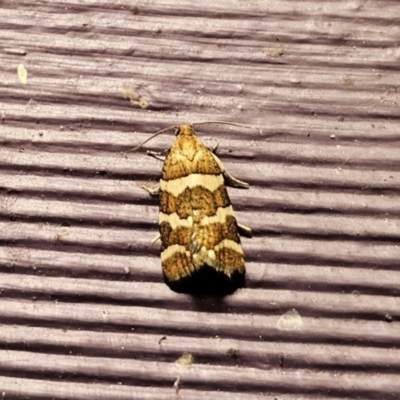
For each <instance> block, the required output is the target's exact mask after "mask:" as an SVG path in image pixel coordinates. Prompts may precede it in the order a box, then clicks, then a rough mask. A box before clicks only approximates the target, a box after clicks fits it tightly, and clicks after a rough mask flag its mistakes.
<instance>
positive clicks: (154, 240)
mask: <svg viewBox="0 0 400 400" xmlns="http://www.w3.org/2000/svg"><path fill="white" fill-rule="evenodd" d="M160 239H161V235H160V234H158V235H157V236H156V237H155V238H154V239H153V240H152V241H151V244H154V243H155V242H157V241H158V240H160Z"/></svg>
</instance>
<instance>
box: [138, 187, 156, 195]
mask: <svg viewBox="0 0 400 400" xmlns="http://www.w3.org/2000/svg"><path fill="white" fill-rule="evenodd" d="M140 187H141V188H142V189H143V190H145V191H146V192H148V193H149V194H150V196H158V195H159V194H160V185H157V186H154V187H150V186H146V185H142V186H140Z"/></svg>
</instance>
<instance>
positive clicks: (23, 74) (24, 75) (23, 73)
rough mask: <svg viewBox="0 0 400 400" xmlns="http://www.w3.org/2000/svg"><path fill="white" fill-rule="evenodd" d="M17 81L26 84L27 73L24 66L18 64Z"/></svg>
mask: <svg viewBox="0 0 400 400" xmlns="http://www.w3.org/2000/svg"><path fill="white" fill-rule="evenodd" d="M17 74H18V79H19V81H20V82H21V83H23V84H24V85H25V84H26V83H27V82H28V71H27V70H26V68H25V66H24V64H19V65H18V68H17Z"/></svg>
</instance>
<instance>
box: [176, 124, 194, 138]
mask: <svg viewBox="0 0 400 400" xmlns="http://www.w3.org/2000/svg"><path fill="white" fill-rule="evenodd" d="M194 135H195V132H194V129H193V126H192V125H189V124H184V125H180V126H177V127H176V130H175V136H194Z"/></svg>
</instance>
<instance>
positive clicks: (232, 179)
mask: <svg viewBox="0 0 400 400" xmlns="http://www.w3.org/2000/svg"><path fill="white" fill-rule="evenodd" d="M213 157H214V160H215V162H216V163H217V164H218V166H219V168H220V170H221V172H222V174H223V175H224V178H225V179H226V180H227V181H228V182H229V183H230V184H231V185H232V186H236V187H241V188H246V189H247V188H248V187H249V184H248V183H246V182H243V181H241V180H239V179H237V178H235V177H234V176H232V175H231V174H230V173H229V172H228V171H227V170H226V169H225V167H224V164H222V161H221V160H220V159H219V158H218V157H217V156H216V155H215V154H213Z"/></svg>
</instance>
